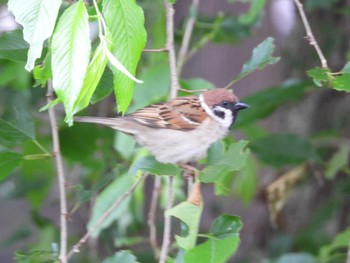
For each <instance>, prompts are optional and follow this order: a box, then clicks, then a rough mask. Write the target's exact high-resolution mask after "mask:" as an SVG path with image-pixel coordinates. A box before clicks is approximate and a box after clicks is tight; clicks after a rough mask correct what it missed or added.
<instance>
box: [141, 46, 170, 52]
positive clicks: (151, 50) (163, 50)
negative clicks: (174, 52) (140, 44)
mask: <svg viewBox="0 0 350 263" xmlns="http://www.w3.org/2000/svg"><path fill="white" fill-rule="evenodd" d="M143 51H144V52H156V53H159V52H168V51H169V50H168V49H167V48H166V47H165V48H156V49H148V48H145V49H143Z"/></svg>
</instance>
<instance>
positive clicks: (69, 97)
mask: <svg viewBox="0 0 350 263" xmlns="http://www.w3.org/2000/svg"><path fill="white" fill-rule="evenodd" d="M88 19H89V17H88V13H87V10H86V7H85V4H84V2H83V1H82V0H80V1H78V2H76V3H75V4H73V5H72V6H70V7H69V8H67V9H66V10H65V11H64V13H63V14H62V16H61V18H60V20H59V21H58V24H57V27H56V29H55V32H54V34H53V36H52V47H51V48H52V75H53V88H54V90H55V91H56V94H57V97H58V98H59V100H60V101H62V102H63V104H64V107H65V110H66V121H67V122H68V123H69V124H71V123H72V122H73V113H74V105H75V103H76V101H77V99H78V97H79V94H80V91H81V88H82V86H83V83H84V77H85V73H86V70H87V67H88V64H89V57H90V49H91V43H90V35H89V24H88Z"/></svg>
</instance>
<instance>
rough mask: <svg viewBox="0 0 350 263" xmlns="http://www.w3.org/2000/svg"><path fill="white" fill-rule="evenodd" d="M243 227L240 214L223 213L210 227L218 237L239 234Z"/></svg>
mask: <svg viewBox="0 0 350 263" xmlns="http://www.w3.org/2000/svg"><path fill="white" fill-rule="evenodd" d="M241 228H242V222H241V219H240V218H239V217H238V216H234V215H229V214H223V215H221V216H219V217H218V218H216V219H215V221H214V222H213V224H212V225H211V228H210V233H211V234H212V235H213V236H215V237H217V238H225V237H227V236H238V235H239V231H240V230H241Z"/></svg>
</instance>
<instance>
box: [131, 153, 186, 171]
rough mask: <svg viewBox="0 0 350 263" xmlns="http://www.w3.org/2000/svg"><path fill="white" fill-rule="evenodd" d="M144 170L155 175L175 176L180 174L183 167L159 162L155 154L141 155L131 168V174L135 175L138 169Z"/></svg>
mask: <svg viewBox="0 0 350 263" xmlns="http://www.w3.org/2000/svg"><path fill="white" fill-rule="evenodd" d="M139 170H142V171H144V172H148V173H150V174H155V175H170V176H175V175H178V174H180V172H181V169H180V168H179V167H177V166H176V165H173V164H170V163H167V164H164V163H160V162H157V161H156V160H155V159H154V157H153V156H146V157H141V158H140V159H138V160H136V161H135V162H134V163H133V164H132V165H131V167H130V169H129V172H128V173H129V174H130V175H135V174H136V173H137V171H139Z"/></svg>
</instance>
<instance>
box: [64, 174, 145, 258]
mask: <svg viewBox="0 0 350 263" xmlns="http://www.w3.org/2000/svg"><path fill="white" fill-rule="evenodd" d="M147 176H148V174H147V173H144V174H143V175H142V176H141V177H140V178H139V179H138V180H137V181H136V182H135V183H134V184H133V185H132V186H131V187H130V188H129V189H128V190H127V191H126V192H125V193H124V194H123V195H122V196H121V197H119V198H118V199H117V200H116V201H115V202H114V203H113V205H112V206H111V207H110V208H108V209H107V210H106V212H104V213H103V215H102V216H101V217H100V218H99V219H98V220H97V222H96V223H95V224H94V225H93V226H92V227H91V228H90V230H89V231H87V232H86V234H85V235H84V236H83V237H82V238H81V239H80V240H79V241H78V242H77V243H76V244H75V245H74V246H73V248H72V249H71V250H70V251H69V253H68V255H67V258H68V259H70V258H71V257H72V256H73V254H75V253H78V252H80V247H81V246H82V245H83V244H85V242H86V241H87V240H88V239H89V237H90V236H91V234H92V233H93V232H94V231H95V230H96V229H97V228H98V227H99V226H100V225H101V224H102V223H103V222H104V221H105V220H106V218H107V217H108V216H110V214H111V213H112V212H113V211H114V210H115V209H116V208H117V207H118V206H119V205H120V204H121V202H123V201H124V200H125V199H126V198H127V197H128V196H129V195H131V194H132V193H133V192H134V191H135V189H136V188H137V186H138V185H139V184H140V183H141V182H143V180H144V179H146V177H147Z"/></svg>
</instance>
